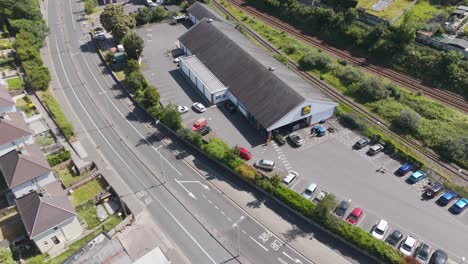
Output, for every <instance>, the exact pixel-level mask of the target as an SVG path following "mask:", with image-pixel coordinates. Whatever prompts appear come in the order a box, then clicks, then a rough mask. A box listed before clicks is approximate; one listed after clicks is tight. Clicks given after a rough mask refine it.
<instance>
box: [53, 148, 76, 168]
mask: <svg viewBox="0 0 468 264" xmlns="http://www.w3.org/2000/svg"><path fill="white" fill-rule="evenodd" d="M69 159H71V153H70V151H68V150H63V151H61V152H59V153H57V154H52V155H49V156H47V162H49V165H50V166H51V167H53V166H55V165H58V164H60V163H62V162H64V161H67V160H69Z"/></svg>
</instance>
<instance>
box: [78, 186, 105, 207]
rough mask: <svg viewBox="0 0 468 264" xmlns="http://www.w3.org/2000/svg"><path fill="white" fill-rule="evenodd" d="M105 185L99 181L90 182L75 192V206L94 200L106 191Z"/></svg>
mask: <svg viewBox="0 0 468 264" xmlns="http://www.w3.org/2000/svg"><path fill="white" fill-rule="evenodd" d="M103 185H104V184H103V183H101V182H100V181H99V180H98V179H95V180H93V181H91V182H88V183H87V184H86V185H84V186H81V187H80V188H78V189H76V190H74V191H73V193H72V195H71V198H72V203H73V206H75V207H76V206H78V205H80V204H83V203H85V202H86V201H89V200H91V199H93V198H94V196H95V195H96V194H98V193H100V192H102V191H103V190H104V187H105V186H103Z"/></svg>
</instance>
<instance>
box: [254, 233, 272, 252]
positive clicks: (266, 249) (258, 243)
mask: <svg viewBox="0 0 468 264" xmlns="http://www.w3.org/2000/svg"><path fill="white" fill-rule="evenodd" d="M249 237H250V239H252V240H253V241H254V242H255V243H257V245H259V246H260V247H262V248H263V249H264V250H265V251H269V250H268V248H266V247H265V246H264V245H262V244H260V242H258V241H257V240H255V238H253V237H251V236H249Z"/></svg>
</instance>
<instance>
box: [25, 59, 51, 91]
mask: <svg viewBox="0 0 468 264" xmlns="http://www.w3.org/2000/svg"><path fill="white" fill-rule="evenodd" d="M23 68H24V71H25V72H26V78H25V82H26V84H27V85H29V86H30V87H31V88H32V89H33V90H43V91H45V90H47V88H49V84H50V80H51V78H50V72H49V69H47V68H46V67H44V66H42V65H38V64H36V63H34V62H24V63H23Z"/></svg>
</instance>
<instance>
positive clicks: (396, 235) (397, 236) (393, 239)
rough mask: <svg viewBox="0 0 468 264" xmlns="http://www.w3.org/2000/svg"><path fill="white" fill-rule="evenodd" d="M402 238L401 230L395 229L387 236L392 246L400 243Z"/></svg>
mask: <svg viewBox="0 0 468 264" xmlns="http://www.w3.org/2000/svg"><path fill="white" fill-rule="evenodd" d="M402 238H403V234H402V233H401V232H400V231H398V230H395V231H393V232H392V233H391V234H390V235H389V236H388V237H387V243H389V244H390V245H392V246H395V245H397V244H398V242H400V240H401V239H402Z"/></svg>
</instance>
